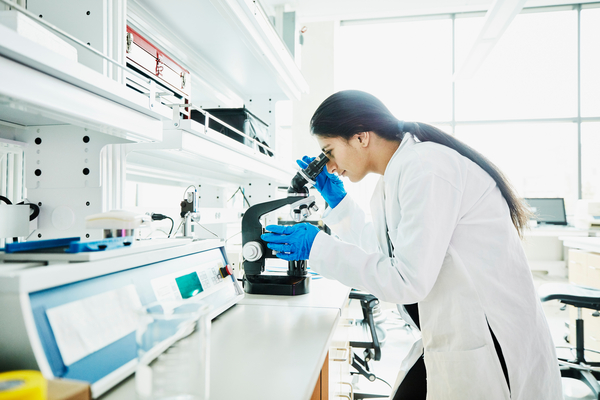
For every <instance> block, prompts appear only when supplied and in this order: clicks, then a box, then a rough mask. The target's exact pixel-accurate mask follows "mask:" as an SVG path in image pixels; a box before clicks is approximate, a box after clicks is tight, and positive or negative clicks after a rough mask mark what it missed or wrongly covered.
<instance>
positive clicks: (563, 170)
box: [456, 123, 577, 209]
mask: <svg viewBox="0 0 600 400" xmlns="http://www.w3.org/2000/svg"><path fill="white" fill-rule="evenodd" d="M456 137H457V138H458V139H459V140H462V141H463V142H465V143H467V144H469V146H471V147H473V148H474V149H475V150H477V151H479V152H480V153H482V154H484V155H486V157H488V158H489V159H490V161H491V162H493V163H494V164H495V165H496V166H497V167H498V168H499V169H500V170H501V171H502V173H504V175H505V176H506V177H507V178H508V180H509V181H510V183H511V184H512V185H513V187H514V188H515V189H516V190H517V192H518V193H519V195H520V196H522V197H563V198H565V207H568V208H569V209H571V206H573V203H574V201H575V200H576V199H577V125H575V124H573V123H560V124H558V123H540V124H533V123H529V124H509V123H507V124H484V125H479V124H477V125H464V126H457V127H456Z"/></svg>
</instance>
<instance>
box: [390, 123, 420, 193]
mask: <svg viewBox="0 0 600 400" xmlns="http://www.w3.org/2000/svg"><path fill="white" fill-rule="evenodd" d="M415 143H416V142H415V139H413V137H412V135H411V134H409V133H405V134H404V139H402V142H401V143H400V146H398V149H396V151H395V152H394V154H393V155H392V158H390V161H389V162H388V164H387V166H386V167H385V172H384V173H383V181H385V180H386V177H389V176H390V175H394V176H396V172H395V171H394V168H392V167H391V166H392V165H393V164H395V162H396V160H400V158H401V157H402V156H401V155H400V153H402V152H403V151H405V150H406V149H409V148H410V147H412V146H413V145H414V144H415ZM396 179H397V176H396Z"/></svg>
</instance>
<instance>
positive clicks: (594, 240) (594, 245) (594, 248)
mask: <svg viewBox="0 0 600 400" xmlns="http://www.w3.org/2000/svg"><path fill="white" fill-rule="evenodd" d="M559 239H560V240H562V241H563V243H564V245H565V247H568V248H572V249H580V250H584V251H589V252H592V253H600V237H571V236H565V237H560V238H559Z"/></svg>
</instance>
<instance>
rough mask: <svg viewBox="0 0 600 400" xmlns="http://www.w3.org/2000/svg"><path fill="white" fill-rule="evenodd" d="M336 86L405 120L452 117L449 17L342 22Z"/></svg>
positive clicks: (337, 54) (450, 29)
mask: <svg viewBox="0 0 600 400" xmlns="http://www.w3.org/2000/svg"><path fill="white" fill-rule="evenodd" d="M335 88H336V90H344V89H358V90H364V91H367V92H369V93H371V94H373V95H375V96H377V97H378V98H379V99H380V100H381V101H383V102H384V103H385V104H386V105H387V107H388V108H389V109H390V111H391V112H392V113H393V114H394V115H395V116H396V117H398V118H400V119H404V120H406V121H448V120H450V119H451V118H452V21H451V20H450V19H448V18H446V19H440V20H433V21H412V22H396V23H385V24H370V25H351V26H342V27H341V28H340V32H339V35H338V41H337V42H336V59H335Z"/></svg>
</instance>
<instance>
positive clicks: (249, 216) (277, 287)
mask: <svg viewBox="0 0 600 400" xmlns="http://www.w3.org/2000/svg"><path fill="white" fill-rule="evenodd" d="M328 161H329V159H328V158H327V156H326V155H325V154H323V153H321V154H320V155H319V156H318V157H316V158H315V159H314V160H313V161H312V162H311V163H310V164H308V166H307V167H306V168H305V169H303V170H300V171H298V173H297V174H296V175H295V176H294V178H293V179H292V181H291V183H290V186H289V188H288V191H287V197H285V198H283V199H278V200H272V201H268V202H265V203H259V204H255V205H253V206H252V207H250V208H248V210H246V212H245V213H244V216H243V218H242V246H243V247H242V255H243V257H244V291H245V292H246V293H250V294H275V295H288V296H296V295H301V294H306V293H308V292H309V290H310V288H309V284H310V277H309V276H308V272H307V265H306V264H307V263H306V260H298V261H288V270H287V274H285V275H283V274H278V275H276V274H263V272H265V261H266V259H267V258H276V257H277V256H276V255H275V254H274V252H273V250H271V249H269V248H268V247H267V244H266V242H264V241H263V240H262V239H261V238H260V235H262V234H263V233H264V228H263V226H262V224H261V223H260V218H261V217H262V216H263V215H265V214H267V213H269V212H272V211H275V210H277V209H279V208H281V207H284V206H287V205H290V206H291V216H292V220H293V221H294V222H296V223H298V222H301V221H304V220H305V219H306V218H307V217H309V216H310V214H311V213H312V212H313V211H318V209H319V208H318V207H317V205H316V204H315V197H314V196H309V192H308V187H307V186H306V185H307V184H312V185H314V183H315V179H316V178H317V175H319V173H321V171H322V170H323V168H324V167H325V165H326V164H327V162H328Z"/></svg>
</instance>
